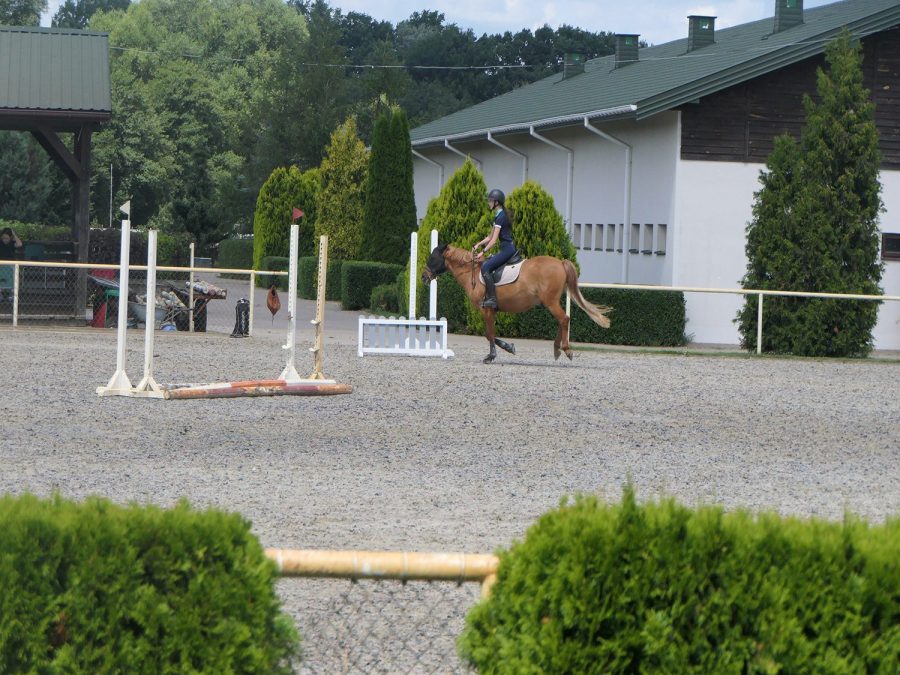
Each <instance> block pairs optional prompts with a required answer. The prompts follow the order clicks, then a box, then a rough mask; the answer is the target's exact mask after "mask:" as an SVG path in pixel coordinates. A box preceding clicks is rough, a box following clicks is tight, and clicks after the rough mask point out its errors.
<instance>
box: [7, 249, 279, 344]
mask: <svg viewBox="0 0 900 675" xmlns="http://www.w3.org/2000/svg"><path fill="white" fill-rule="evenodd" d="M220 272H221V270H218V269H212V268H210V269H197V268H195V269H194V272H193V293H191V283H190V279H191V276H192V275H191V270H190V268H174V267H160V268H157V272H156V294H155V303H154V302H153V301H151V303H150V307H151V308H152V309H151V311H150V312H148V311H147V307H148V303H147V271H146V269H140V267H139V266H133V267H132V268H131V269H130V271H129V276H128V297H127V300H126V302H127V303H128V305H127V318H128V325H129V327H137V326H143V325H144V324H145V322H146V321H147V317H148V315H149V316H151V317H152V318H151V320H152V321H153V322H154V325H155V326H156V328H158V329H162V330H177V331H188V330H193V331H195V332H205V331H210V332H222V333H230V332H231V331H232V329H233V327H234V321H235V314H234V302H235V301H236V300H237V299H238V298H240V297H247V298H248V299H249V300H250V302H251V305H252V303H253V299H254V296H255V294H256V293H263V294H264V293H265V289H258V288H254V287H253V285H251V281H252V280H254V281H255V277H256V274H255V273H254V272H252V271H250V270H229V272H230V273H229V274H228V275H227V276H226V275H222V274H220ZM274 274H282V275H283V274H285V273H284V272H281V273H278V272H275V273H274ZM267 278H268V276H267ZM120 300H121V298H120V280H119V268H118V266H113V265H77V264H74V263H70V264H67V263H50V262H43V263H41V262H30V261H16V262H10V263H9V264H0V325H19V324H29V323H30V324H34V323H41V324H54V325H77V326H85V325H89V326H93V327H95V328H115V327H116V326H117V325H118V315H119V310H118V308H119V302H120ZM229 301H230V302H229ZM154 304H155V308H154Z"/></svg>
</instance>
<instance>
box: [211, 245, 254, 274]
mask: <svg viewBox="0 0 900 675" xmlns="http://www.w3.org/2000/svg"><path fill="white" fill-rule="evenodd" d="M216 267H222V268H230V269H234V270H252V269H253V240H252V239H225V240H224V241H220V242H219V257H218V260H216Z"/></svg>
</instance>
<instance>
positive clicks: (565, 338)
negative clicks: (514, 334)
mask: <svg viewBox="0 0 900 675" xmlns="http://www.w3.org/2000/svg"><path fill="white" fill-rule="evenodd" d="M448 270H449V271H450V272H451V273H452V274H453V276H454V278H455V279H456V281H457V282H458V283H459V285H460V286H462V287H463V290H464V291H465V292H466V295H468V296H469V300H471V301H472V304H473V305H475V307H480V303H481V300H482V298H484V284H477V283H476V279H477V278H478V277H479V276H480V275H481V263H480V262H478V261H476V260H475V256H474V255H473V253H472V252H471V251H466V250H464V249H461V248H456V247H455V246H450V245H448V244H443V245H441V246H438V247H437V248H435V249H434V250H433V251H432V252H431V255H430V256H429V257H428V262H427V263H426V265H425V269H424V270H423V271H422V281H423V282H424V283H428V282H430V281H431V280H432V279H436V278H437V277H438V276H440V275H441V274H443V273H444V272H446V271H448ZM566 289H568V291H569V295H571V296H572V298H573V299H574V300H575V302H576V303H577V304H578V306H579V307H581V309H583V310H584V311H585V312H586V313H587V315H588V316H589V317H591V319H592V320H593V321H594V323H596V324H597V325H598V326H600V327H601V328H609V325H610V324H609V317H607V316H606V314H607V313H608V312H609V311H610V310H611V309H612V308H611V307H605V306H597V305H593V304H591V303H590V302H588V301H587V300H585V299H584V296H582V295H581V291H580V290H579V289H578V273H577V272H576V270H575V266H574V265H573V264H572V263H571V262H569V261H568V260H560V259H559V258H554V257H552V256H546V255H542V256H537V257H534V258H528V259H527V260H525V262H524V263H522V268H521V270H520V271H519V277H518V279H516V280H515V281H514V282H513V283H511V284H504V285H503V286H497V306H498V307H497V309H484V308H481V315H482V316H483V317H484V325H485V337H486V338H487V341H488V344H489V345H490V352H489V353H488V355H487V356H486V357H485V358H484V360H483V363H491V362H492V361H493V360H494V359H496V358H497V347H500V348H501V349H504V350H506V351H507V352H509V353H510V354H515V353H516V350H515V347H514V346H513V345H511V344H509V343H508V342H506V341H504V340H501V339H500V338H498V337H497V335H496V329H495V327H494V316H495V314H496V312H497V311H502V312H512V313H519V312H524V311H526V310H529V309H531V308H532V307H536V306H537V305H543V306H544V307H546V308H547V309H548V310H550V313H551V314H552V315H553V318H554V319H556V323H557V324H559V329H558V330H557V331H556V338H555V339H554V340H553V356H554V358H556V359H559V355H560V353H561V352H564V353H565V355H566V356H567V357H569V360H570V361H571V360H572V349H571V348H570V347H569V317H568V316H566V312H565V311H564V310H563V308H562V307H561V306H560V304H559V299H560V297H562V293H563V291H564V290H566Z"/></svg>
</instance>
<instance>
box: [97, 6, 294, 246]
mask: <svg viewBox="0 0 900 675" xmlns="http://www.w3.org/2000/svg"><path fill="white" fill-rule="evenodd" d="M90 26H91V28H92V29H95V30H103V31H106V32H108V33H109V41H110V46H111V47H112V49H111V63H110V71H111V72H110V75H111V81H112V104H113V117H112V122H111V124H110V125H109V127H108V128H107V129H106V130H104V131H102V132H101V133H99V134H98V135H97V136H96V137H95V139H96V140H95V162H94V163H95V166H99V167H103V170H102V172H100V173H98V172H96V171H95V173H94V183H93V185H92V196H93V200H94V209H95V211H97V210H99V208H98V207H99V205H100V204H105V203H107V202H108V200H109V191H108V190H109V188H108V173H107V172H108V166H109V165H110V164H112V165H113V174H114V176H115V186H114V189H115V191H116V194H115V198H114V201H124V200H125V199H128V198H131V199H132V205H133V207H134V212H133V213H134V215H133V221H134V222H135V223H136V224H152V225H157V226H159V227H160V228H161V229H163V230H175V231H185V232H188V233H190V234H191V235H192V236H193V237H194V238H196V239H197V241H198V242H200V244H201V248H202V247H203V245H205V244H208V243H210V242H212V241H217V240H218V239H219V238H221V237H222V235H224V234H225V233H228V232H230V231H232V230H234V229H239V230H241V229H243V230H245V229H246V228H247V226H248V225H249V223H250V220H251V214H252V210H253V204H254V197H255V195H256V191H257V189H258V186H259V185H260V184H261V183H262V182H263V180H264V179H265V177H267V176H268V174H269V173H270V172H271V169H272V168H273V166H274V165H268V166H266V167H265V173H264V174H263V176H262V178H260V179H259V182H255V179H254V176H255V175H256V174H257V173H259V172H260V171H261V170H262V169H261V167H262V166H265V164H266V162H267V161H269V160H258V159H257V158H256V157H255V156H254V154H253V151H254V150H255V149H256V148H258V143H259V142H260V138H262V137H265V135H266V134H265V132H266V130H267V129H268V128H269V127H270V126H272V123H271V120H272V116H274V115H276V114H277V113H278V112H279V110H271V111H269V108H268V107H267V105H266V100H267V99H266V92H267V91H268V90H269V89H270V85H271V83H272V81H273V79H274V78H275V77H276V75H275V73H277V72H281V70H282V69H283V70H288V71H290V69H291V67H290V66H289V65H285V64H286V63H293V62H294V60H295V58H294V57H295V56H296V50H297V45H298V43H301V42H302V41H303V38H304V37H305V35H306V28H305V22H304V20H303V18H302V17H300V16H298V15H297V13H296V12H294V11H293V10H291V9H290V8H289V7H286V6H285V5H283V4H282V3H281V2H279V0H260V1H259V2H254V3H246V2H240V0H217V1H214V0H181V1H178V2H176V1H175V0H143V1H142V2H140V3H134V4H132V5H130V6H129V7H128V9H127V11H125V12H110V13H100V14H98V15H96V16H95V17H93V19H92V21H91V24H90ZM267 111H269V112H267ZM248 150H249V151H248Z"/></svg>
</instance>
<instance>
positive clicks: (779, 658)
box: [460, 488, 900, 673]
mask: <svg viewBox="0 0 900 675" xmlns="http://www.w3.org/2000/svg"><path fill="white" fill-rule="evenodd" d="M500 560H501V562H500V568H499V570H498V577H497V582H496V583H495V584H494V586H493V588H492V594H491V597H490V599H489V600H487V601H485V602H482V603H481V604H479V605H477V606H476V607H475V608H473V609H472V610H471V611H470V612H469V615H468V617H467V619H466V628H465V632H464V634H463V635H462V637H461V639H460V649H461V652H462V654H463V655H464V657H465V658H467V659H468V660H469V661H470V662H471V663H472V664H473V665H475V666H476V667H477V668H478V670H479V671H480V672H488V673H507V672H508V673H520V672H529V673H534V672H550V673H563V672H565V673H621V672H628V673H636V672H666V673H672V672H697V673H748V672H769V673H775V672H787V673H791V672H810V673H817V672H869V673H889V672H894V671H895V669H896V664H897V659H898V655H900V628H898V626H900V567H898V565H897V560H900V519H893V520H889V521H888V522H887V523H886V524H885V525H883V526H868V525H866V524H865V523H863V522H860V521H857V520H854V519H852V518H847V519H845V521H844V522H843V523H827V522H823V521H819V520H811V521H801V520H797V519H792V518H781V517H779V516H778V515H775V514H763V515H760V516H753V515H751V514H749V513H747V512H744V511H737V512H732V513H727V514H726V513H723V511H722V509H721V508H718V507H701V508H698V509H696V510H692V509H688V508H685V507H683V506H680V505H678V504H676V503H675V502H674V501H672V500H667V501H663V502H660V503H651V504H646V505H638V504H637V503H636V501H635V497H634V493H633V490H632V489H631V488H627V489H626V491H625V495H624V498H623V500H622V502H621V504H619V505H614V506H608V505H600V504H598V503H597V500H596V499H594V498H586V497H579V498H576V499H575V500H574V501H570V502H568V503H565V502H564V503H563V504H561V506H560V508H559V509H557V510H555V511H552V512H550V513H548V514H546V515H544V516H543V517H542V518H541V519H540V520H539V521H538V522H537V524H536V525H534V526H533V527H532V528H530V529H529V531H528V533H527V535H526V537H525V540H524V541H523V542H519V543H516V544H514V545H513V547H512V548H511V549H510V550H509V551H507V552H503V553H501V554H500Z"/></svg>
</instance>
